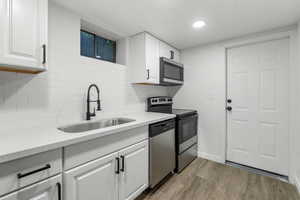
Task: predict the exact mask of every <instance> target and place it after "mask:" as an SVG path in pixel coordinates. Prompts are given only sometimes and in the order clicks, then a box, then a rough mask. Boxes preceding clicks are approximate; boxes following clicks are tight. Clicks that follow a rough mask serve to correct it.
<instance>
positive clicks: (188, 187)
mask: <svg viewBox="0 0 300 200" xmlns="http://www.w3.org/2000/svg"><path fill="white" fill-rule="evenodd" d="M138 200H300V196H299V194H298V193H297V189H296V188H295V186H293V185H290V184H288V183H285V182H282V181H279V180H277V179H273V178H270V177H266V176H261V175H257V174H252V173H249V172H247V171H244V170H241V169H238V168H233V167H230V166H227V165H223V164H218V163H215V162H212V161H208V160H204V159H197V160H195V161H194V162H193V163H191V165H190V166H188V167H187V168H186V169H185V170H184V171H183V172H182V173H181V174H179V175H174V176H173V177H172V178H170V179H169V180H168V181H167V182H166V183H165V184H163V185H162V186H161V187H159V188H158V189H157V190H156V191H155V192H148V193H146V194H144V195H142V196H140V197H139V198H138Z"/></svg>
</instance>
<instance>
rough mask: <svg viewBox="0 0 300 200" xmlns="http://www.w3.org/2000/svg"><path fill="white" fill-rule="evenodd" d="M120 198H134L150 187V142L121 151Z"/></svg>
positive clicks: (125, 199)
mask: <svg viewBox="0 0 300 200" xmlns="http://www.w3.org/2000/svg"><path fill="white" fill-rule="evenodd" d="M119 155H120V158H121V169H120V171H121V172H120V196H119V197H120V200H133V199H135V198H136V197H137V196H138V195H140V194H141V193H142V192H143V191H144V190H145V189H146V188H147V187H148V179H149V175H148V142H146V141H145V142H142V143H139V144H136V145H133V146H130V147H128V148H126V149H124V150H122V151H120V152H119Z"/></svg>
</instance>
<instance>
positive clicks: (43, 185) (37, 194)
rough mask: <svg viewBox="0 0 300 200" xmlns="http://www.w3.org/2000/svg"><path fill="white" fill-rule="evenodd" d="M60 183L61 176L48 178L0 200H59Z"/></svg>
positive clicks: (60, 196) (60, 195)
mask: <svg viewBox="0 0 300 200" xmlns="http://www.w3.org/2000/svg"><path fill="white" fill-rule="evenodd" d="M61 199H62V183H61V175H58V176H55V177H52V178H49V179H47V180H45V181H42V182H39V183H36V184H34V185H31V186H28V187H25V188H24V189H21V190H18V191H17V192H13V193H11V194H8V195H6V196H3V197H0V200H61Z"/></svg>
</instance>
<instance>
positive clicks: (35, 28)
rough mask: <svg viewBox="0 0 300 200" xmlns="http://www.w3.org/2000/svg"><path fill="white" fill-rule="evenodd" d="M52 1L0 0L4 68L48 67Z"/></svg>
mask: <svg viewBox="0 0 300 200" xmlns="http://www.w3.org/2000/svg"><path fill="white" fill-rule="evenodd" d="M47 29H48V0H26V1H24V0H2V1H1V2H0V69H2V70H11V71H14V70H16V71H17V70H21V71H27V72H32V73H35V72H41V71H45V70H46V63H47V55H46V54H47V32H48V30H47Z"/></svg>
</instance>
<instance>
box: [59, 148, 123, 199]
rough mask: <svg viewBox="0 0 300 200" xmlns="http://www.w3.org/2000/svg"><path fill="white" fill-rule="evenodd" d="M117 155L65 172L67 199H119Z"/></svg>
mask: <svg viewBox="0 0 300 200" xmlns="http://www.w3.org/2000/svg"><path fill="white" fill-rule="evenodd" d="M117 156H118V153H113V154H110V155H108V156H106V157H103V158H99V159H97V160H94V161H91V162H89V163H87V164H84V165H81V166H79V167H76V168H74V169H71V170H69V171H67V172H65V179H64V180H65V182H64V188H65V192H64V194H65V200H75V199H76V200H100V199H103V200H104V199H105V200H117V199H118V174H116V158H117Z"/></svg>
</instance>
